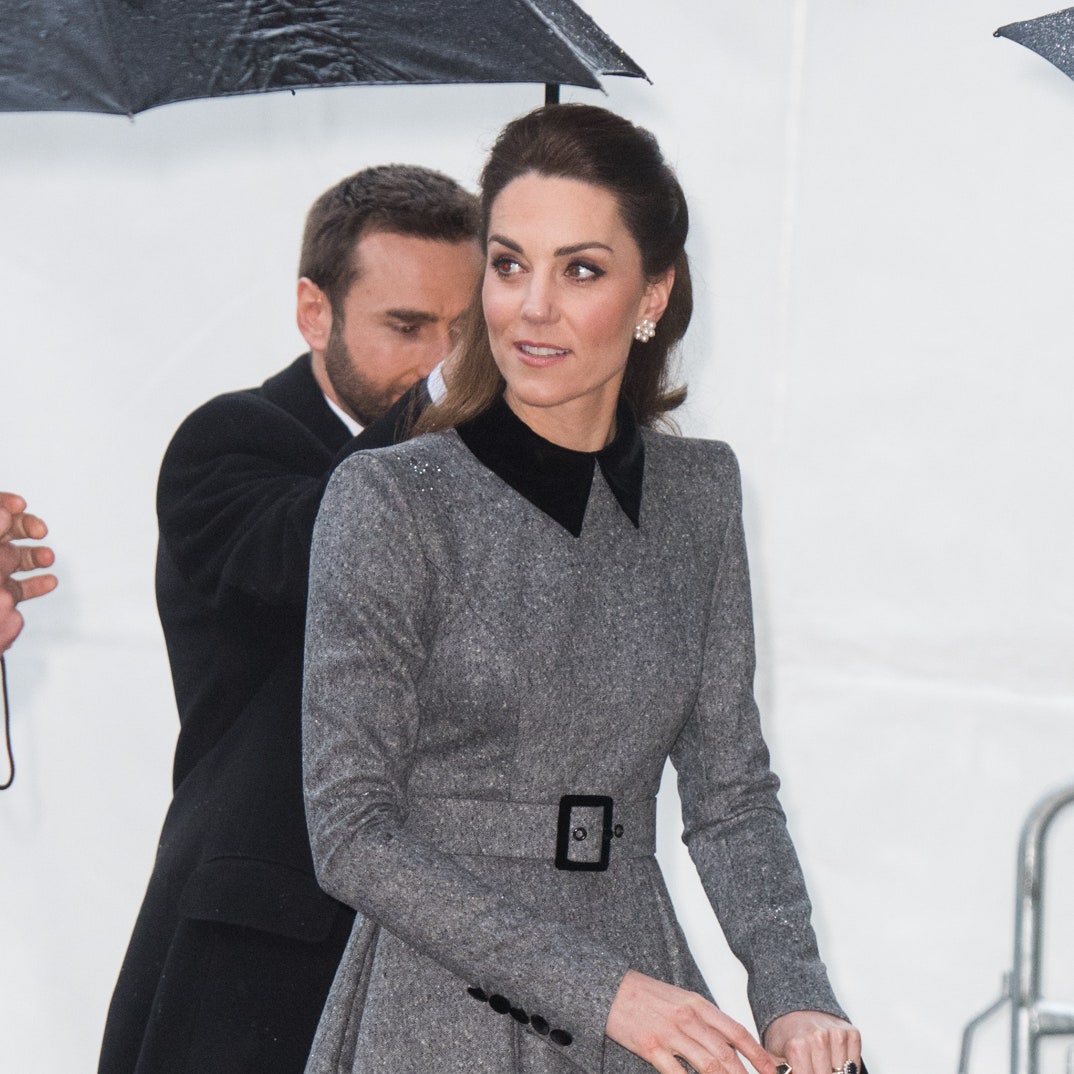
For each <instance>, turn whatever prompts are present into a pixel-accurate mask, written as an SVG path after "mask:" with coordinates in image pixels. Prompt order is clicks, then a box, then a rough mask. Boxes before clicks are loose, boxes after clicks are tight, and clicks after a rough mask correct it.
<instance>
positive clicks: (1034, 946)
mask: <svg viewBox="0 0 1074 1074" xmlns="http://www.w3.org/2000/svg"><path fill="white" fill-rule="evenodd" d="M1072 802H1074V784H1070V785H1069V786H1066V787H1060V788H1059V789H1058V790H1055V791H1052V793H1051V794H1048V795H1045V796H1044V797H1043V798H1042V799H1041V800H1040V801H1039V802H1038V803H1037V804H1036V805H1035V806H1034V807H1033V809H1032V810H1031V811H1030V814H1029V816H1028V817H1027V818H1026V822H1025V825H1024V826H1023V828H1022V837H1021V839H1020V840H1019V843H1018V883H1017V887H1016V894H1017V899H1018V901H1017V904H1016V906H1015V911H1014V971H1013V973H1012V974H1011V1074H1038V1067H1039V1053H1040V1038H1041V1037H1043V1036H1054V1035H1060V1034H1063V1035H1066V1034H1074V1005H1072V1004H1069V1003H1054V1002H1051V1001H1049V1000H1045V999H1043V998H1042V997H1041V994H1040V967H1041V935H1042V931H1043V929H1042V922H1043V919H1044V905H1043V900H1044V837H1045V836H1046V835H1047V834H1048V828H1049V827H1050V826H1051V823H1052V821H1053V820H1055V816H1056V814H1057V813H1058V812H1059V811H1060V810H1061V809H1063V808H1064V807H1065V806H1068V805H1070V804H1071V803H1072Z"/></svg>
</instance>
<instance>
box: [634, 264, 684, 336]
mask: <svg viewBox="0 0 1074 1074" xmlns="http://www.w3.org/2000/svg"><path fill="white" fill-rule="evenodd" d="M674 286H675V266H674V265H672V266H671V267H670V268H668V270H667V271H666V272H662V273H661V274H660V275H659V276H657V277H655V278H654V279H651V280H650V281H649V284H648V286H647V287H646V288H645V294H644V295H643V296H642V300H641V307H640V309H639V311H638V320H639V321H640V320H642V319H646V320H650V321H652V322H654V323H655V322H657V321H659V320H660V318H661V317H663V316H664V310H666V309H667V305H668V299H670V298H671V289H672V287H674Z"/></svg>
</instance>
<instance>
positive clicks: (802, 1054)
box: [764, 1011, 861, 1074]
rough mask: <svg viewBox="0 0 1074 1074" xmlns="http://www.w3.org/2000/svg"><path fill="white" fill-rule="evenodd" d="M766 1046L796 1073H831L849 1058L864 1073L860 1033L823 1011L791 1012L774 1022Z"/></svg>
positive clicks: (769, 1029) (768, 1031)
mask: <svg viewBox="0 0 1074 1074" xmlns="http://www.w3.org/2000/svg"><path fill="white" fill-rule="evenodd" d="M764 1043H765V1047H766V1048H767V1049H768V1050H769V1052H771V1053H772V1055H774V1056H775V1057H776V1058H777V1059H779V1060H782V1061H783V1062H785V1063H789V1064H790V1067H791V1069H792V1070H793V1071H794V1074H832V1071H834V1070H842V1067H843V1064H844V1063H845V1062H846V1061H847V1060H848V1059H849V1060H851V1061H852V1062H853V1063H855V1064H856V1065H857V1067H858V1070H859V1071H860V1070H861V1034H860V1033H859V1032H858V1031H857V1030H856V1029H855V1028H854V1027H853V1026H852V1025H851V1024H850V1023H849V1022H844V1021H843V1020H842V1018H836V1017H835V1015H833V1014H825V1013H824V1012H823V1011H791V1012H790V1013H789V1014H784V1015H781V1016H780V1017H779V1018H777V1019H776V1020H775V1021H774V1022H772V1023H771V1024H770V1025H769V1027H768V1029H767V1030H765V1035H764Z"/></svg>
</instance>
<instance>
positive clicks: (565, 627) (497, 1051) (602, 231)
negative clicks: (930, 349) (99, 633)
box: [304, 105, 860, 1074]
mask: <svg viewBox="0 0 1074 1074" xmlns="http://www.w3.org/2000/svg"><path fill="white" fill-rule="evenodd" d="M482 202H483V209H484V220H485V224H486V239H487V252H488V256H487V264H486V271H485V279H484V285H483V290H482V302H483V310H484V320H481V319H480V318H479V317H472V318H471V324H470V327H469V331H468V334H467V337H466V339H465V340H464V341H463V343H462V345H461V348H460V354H459V358H458V363H457V366H456V369H455V370H454V372H453V375H452V381H451V390H450V393H449V397H448V399H447V400H446V401H445V403H444V405H443V406H441V407H438V408H436V409H435V410H434V411H431V412H428V413H427V414H426V416H425V417H424V418H423V423H424V427H425V428H427V429H432V430H438V431H434V432H432V434H431V435H425V436H420V437H419V438H418V439H416V440H412V441H410V442H409V443H406V444H403V445H400V446H398V447H396V448H390V449H387V450H385V451H382V452H375V453H368V454H362V455H357V456H354V457H353V458H352V459H349V460H348V461H347V462H346V463H344V464H343V465H342V466H341V467H340V469H339V470H337V472H336V475H335V476H334V478H333V480H332V483H331V485H330V486H329V489H328V493H327V495H326V497H325V500H324V502H323V505H322V508H321V514H320V516H319V519H318V524H317V532H316V535H315V540H314V553H313V561H312V568H311V582H310V606H309V617H308V626H307V651H306V660H307V672H306V697H305V702H306V714H305V730H304V733H305V750H306V762H305V763H306V793H307V812H308V820H309V825H310V833H311V842H312V846H313V852H314V860H315V863H316V866H317V870H318V877H319V879H320V881H321V883H322V885H323V886H324V887H325V889H326V890H327V891H329V892H330V893H331V894H332V895H334V896H336V897H337V898H339V899H342V900H343V901H345V902H348V903H350V904H352V905H353V906H355V907H357V909H358V910H359V911H360V912H361V915H362V916H361V918H360V919H359V924H358V925H357V926H356V929H355V932H354V934H353V935H352V938H351V942H350V946H349V948H348V950H347V953H346V955H345V956H344V960H343V964H342V965H341V968H340V972H339V974H338V976H337V979H336V982H335V984H334V986H333V990H332V993H331V995H330V997H329V1001H328V1004H327V1006H326V1008H325V1013H324V1015H323V1017H322V1021H321V1027H320V1029H319V1031H318V1036H317V1040H316V1041H315V1043H314V1048H313V1053H312V1056H311V1060H310V1066H309V1068H308V1069H309V1070H310V1071H311V1072H317V1074H321V1072H327V1071H332V1072H336V1071H348V1072H349V1071H361V1072H362V1074H373V1072H384V1074H401V1072H403V1071H428V1072H436V1074H452V1072H458V1074H463V1072H465V1074H481V1072H487V1074H509V1072H513V1071H526V1072H531V1071H539V1072H547V1074H552V1072H556V1071H568V1070H573V1069H577V1068H580V1069H582V1070H584V1071H588V1072H592V1074H598V1072H600V1071H622V1072H628V1071H630V1072H639V1074H640V1072H641V1071H645V1070H650V1071H651V1070H652V1068H656V1069H657V1070H659V1071H661V1072H662V1074H681V1071H682V1069H683V1065H682V1062H680V1057H681V1060H683V1061H685V1062H686V1063H688V1064H689V1065H690V1066H691V1067H692V1068H693V1069H696V1070H698V1071H704V1072H706V1074H707V1072H710V1071H713V1072H731V1071H735V1072H742V1071H743V1070H744V1069H745V1068H744V1067H743V1065H742V1062H741V1060H740V1059H739V1055H741V1056H742V1057H744V1058H745V1059H746V1060H748V1061H749V1062H750V1063H751V1064H752V1065H753V1066H754V1067H755V1068H756V1070H757V1071H759V1072H761V1074H774V1070H775V1066H774V1062H773V1058H772V1057H773V1056H776V1057H779V1058H781V1059H786V1060H787V1061H789V1062H790V1063H792V1064H793V1067H794V1070H795V1074H830V1072H831V1071H832V1070H835V1069H843V1068H844V1067H845V1069H847V1070H848V1071H849V1069H850V1066H849V1064H857V1063H859V1062H860V1043H859V1039H858V1035H857V1032H856V1031H855V1030H854V1029H853V1028H852V1027H851V1026H850V1025H848V1024H847V1022H846V1021H845V1020H844V1018H843V1013H842V1011H841V1009H840V1008H839V1006H838V1004H837V1002H836V1000H835V998H834V996H833V995H832V992H831V989H830V987H829V984H828V981H827V977H826V975H825V971H824V967H823V965H822V963H821V962H820V960H819V957H818V955H817V951H816V945H815V941H814V937H813V932H812V928H811V926H810V923H809V914H810V909H809V902H808V899H807V896H806V893H805V890H804V887H803V883H802V878H801V873H800V870H799V867H798V864H797V860H796V858H795V855H794V850H793V848H792V846H791V844H790V841H789V838H788V836H787V831H786V827H785V824H784V818H783V814H782V812H781V810H780V807H779V805H778V802H777V799H776V788H777V785H778V784H777V781H776V779H775V777H774V776H773V775H772V773H771V772H770V771H769V769H768V757H767V751H766V748H765V746H764V743H763V741H762V739H761V735H760V730H759V727H758V721H757V714H756V708H755V705H754V702H753V697H752V678H753V640H752V623H751V611H750V599H749V583H748V578H747V573H746V558H745V550H744V546H743V543H742V529H741V518H740V514H741V512H740V490H739V479H738V472H737V467H736V464H735V461H734V457H733V455H732V454H731V452H730V450H729V449H728V448H727V447H726V445H723V444H719V443H706V442H701V441H690V440H685V439H682V438H678V437H672V436H667V435H661V434H658V433H655V432H653V431H651V430H650V428H649V426H651V425H652V424H653V423H654V422H655V421H657V420H659V419H660V417H661V416H662V415H663V414H664V413H665V412H666V411H668V410H670V409H671V408H672V407H674V406H676V405H678V403H679V402H681V400H682V398H683V395H684V393H683V392H681V391H673V390H670V389H669V387H668V379H667V358H668V353H669V351H670V349H671V347H672V346H673V345H674V344H676V343H677V342H678V340H679V339H680V338H681V336H682V334H683V332H684V331H685V328H686V325H687V323H688V321H689V318H690V310H691V294H690V281H689V272H688V267H687V262H686V255H685V253H684V250H683V245H684V242H685V239H686V231H687V212H686V204H685V201H684V199H683V196H682V192H681V190H680V188H679V185H678V183H677V181H676V180H675V178H674V176H673V175H672V173H671V171H670V169H669V168H668V167H667V166H666V165H665V164H664V162H663V159H662V158H661V156H660V152H659V149H658V147H657V145H656V143H655V141H654V140H653V138H652V137H651V135H649V134H648V133H647V132H644V131H641V130H639V129H637V128H635V127H633V126H632V125H631V124H629V123H628V122H626V121H625V120H623V119H621V118H620V117H617V116H615V115H613V114H611V113H609V112H607V111H604V110H603V109H598V108H592V107H589V106H582V105H568V106H552V107H549V108H544V109H538V110H537V111H536V112H533V113H531V114H530V115H528V116H524V117H522V118H521V119H519V120H516V121H514V122H513V123H511V124H509V125H508V127H507V128H505V130H504V131H503V133H502V134H501V136H500V138H499V140H498V141H497V143H496V145H495V147H494V148H493V150H492V154H491V157H490V159H489V161H488V164H487V165H486V168H485V171H484V173H483V176H482ZM669 755H670V757H671V759H672V761H673V762H674V764H675V767H676V770H677V772H678V777H679V786H680V793H681V797H682V801H683V810H684V819H685V832H684V839H685V840H686V842H687V843H688V845H689V847H690V851H691V854H692V855H693V858H694V860H695V862H696V864H697V866H698V870H699V872H700V875H701V877H702V879H703V881H704V884H705V887H706V890H707V892H708V895H709V897H710V899H711V900H712V902H713V905H714V907H715V908H716V909H717V912H718V913H719V916H720V921H721V923H722V925H723V928H724V931H725V932H726V934H727V936H728V939H729V941H730V943H731V945H732V947H733V948H734V950H735V952H736V954H737V955H738V956H739V958H741V959H742V961H743V962H744V963H745V965H746V967H747V969H748V970H749V974H750V985H749V991H750V1000H751V1004H752V1007H753V1012H754V1015H755V1018H756V1022H757V1025H758V1027H759V1028H760V1029H761V1031H762V1033H763V1036H764V1041H765V1046H766V1048H767V1051H766V1050H765V1048H762V1047H761V1045H760V1044H759V1043H758V1042H757V1041H755V1040H753V1038H752V1037H751V1036H750V1035H749V1033H747V1031H746V1030H745V1029H744V1028H743V1027H742V1026H740V1025H738V1024H737V1023H735V1022H734V1021H732V1020H731V1019H730V1018H728V1017H726V1016H725V1015H724V1014H722V1012H720V1011H719V1010H718V1008H716V1007H715V1006H714V1005H713V1004H712V1003H711V1002H710V1001H709V999H708V998H707V992H706V988H705V985H704V983H703V981H702V980H701V977H700V974H699V972H698V970H697V969H696V967H695V965H694V963H693V961H692V959H691V957H690V954H689V952H688V950H687V947H686V943H685V940H684V938H683V936H682V933H681V931H680V930H679V928H678V925H677V924H676V922H675V919H674V914H673V911H672V908H671V904H670V901H669V899H668V896H667V892H666V890H665V887H664V884H663V880H662V878H661V875H660V871H659V867H658V866H657V864H656V860H655V858H654V857H653V838H654V816H655V794H656V790H657V786H658V784H659V780H660V774H661V771H662V769H663V765H664V761H665V759H666V758H667V757H668V756H669ZM845 1065H846V1066H845Z"/></svg>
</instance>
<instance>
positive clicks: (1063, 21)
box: [995, 7, 1074, 78]
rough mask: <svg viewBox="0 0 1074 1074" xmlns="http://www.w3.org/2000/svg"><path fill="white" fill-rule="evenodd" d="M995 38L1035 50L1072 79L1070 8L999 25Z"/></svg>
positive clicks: (1072, 16)
mask: <svg viewBox="0 0 1074 1074" xmlns="http://www.w3.org/2000/svg"><path fill="white" fill-rule="evenodd" d="M995 36H996V37H1009V38H1010V39H1011V40H1012V41H1017V42H1018V44H1019V45H1025V47H1026V48H1029V49H1032V50H1033V51H1034V52H1036V53H1039V54H1040V55H1041V56H1043V57H1044V58H1045V59H1046V60H1048V61H1049V62H1050V63H1054V64H1055V66H1056V67H1058V68H1059V70H1060V71H1062V72H1063V74H1065V75H1069V76H1070V77H1071V78H1074V7H1068V8H1067V9H1066V10H1065V11H1057V12H1055V14H1054V15H1042V16H1041V17H1040V18H1039V19H1029V20H1028V21H1026V22H1012V23H1011V24H1010V25H1009V26H1001V27H1000V28H999V29H998V30H997V31H996V33H995Z"/></svg>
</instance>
